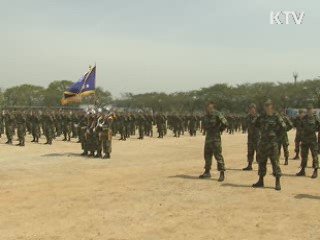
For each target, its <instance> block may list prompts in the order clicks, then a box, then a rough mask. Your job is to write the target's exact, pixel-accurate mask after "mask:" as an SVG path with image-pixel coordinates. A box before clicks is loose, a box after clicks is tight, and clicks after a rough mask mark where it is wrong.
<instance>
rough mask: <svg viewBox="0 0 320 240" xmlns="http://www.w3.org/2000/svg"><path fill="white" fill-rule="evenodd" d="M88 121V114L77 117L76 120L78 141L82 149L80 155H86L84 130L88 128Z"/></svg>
mask: <svg viewBox="0 0 320 240" xmlns="http://www.w3.org/2000/svg"><path fill="white" fill-rule="evenodd" d="M88 122H89V114H88V115H84V114H83V115H82V116H81V117H79V122H78V126H77V127H78V128H79V141H80V142H81V149H82V150H83V153H82V154H81V156H88V147H87V138H86V132H87V128H88Z"/></svg>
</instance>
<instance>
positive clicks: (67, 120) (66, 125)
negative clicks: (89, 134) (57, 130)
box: [61, 112, 72, 142]
mask: <svg viewBox="0 0 320 240" xmlns="http://www.w3.org/2000/svg"><path fill="white" fill-rule="evenodd" d="M61 123H62V132H63V136H64V138H63V140H62V141H68V142H70V138H71V124H72V120H71V113H70V114H68V113H66V112H63V113H62V114H61Z"/></svg>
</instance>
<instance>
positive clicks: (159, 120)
mask: <svg viewBox="0 0 320 240" xmlns="http://www.w3.org/2000/svg"><path fill="white" fill-rule="evenodd" d="M156 125H157V129H158V133H159V136H158V138H163V137H164V135H165V128H166V117H165V116H164V115H163V114H157V116H156Z"/></svg>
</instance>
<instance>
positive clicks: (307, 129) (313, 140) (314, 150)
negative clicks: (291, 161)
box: [297, 104, 320, 178]
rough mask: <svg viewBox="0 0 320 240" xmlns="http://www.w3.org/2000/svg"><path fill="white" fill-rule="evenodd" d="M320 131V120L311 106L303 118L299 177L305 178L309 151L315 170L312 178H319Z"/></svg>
mask: <svg viewBox="0 0 320 240" xmlns="http://www.w3.org/2000/svg"><path fill="white" fill-rule="evenodd" d="M319 129H320V120H319V118H318V117H317V116H316V115H314V113H313V106H312V105H311V104H310V105H308V108H307V114H306V115H305V116H304V117H303V118H302V123H301V170H300V172H298V173H297V176H305V175H306V172H305V168H306V167H307V162H308V153H309V149H310V151H311V155H312V159H313V164H312V167H313V168H314V171H313V174H312V178H317V177H318V168H319V162H318V143H317V135H316V132H318V131H319Z"/></svg>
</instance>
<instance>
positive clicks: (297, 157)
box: [292, 153, 300, 160]
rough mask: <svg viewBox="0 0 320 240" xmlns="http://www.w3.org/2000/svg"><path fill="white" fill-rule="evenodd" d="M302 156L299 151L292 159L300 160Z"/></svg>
mask: <svg viewBox="0 0 320 240" xmlns="http://www.w3.org/2000/svg"><path fill="white" fill-rule="evenodd" d="M299 159H300V157H299V153H297V154H296V156H295V157H294V158H292V160H299Z"/></svg>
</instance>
